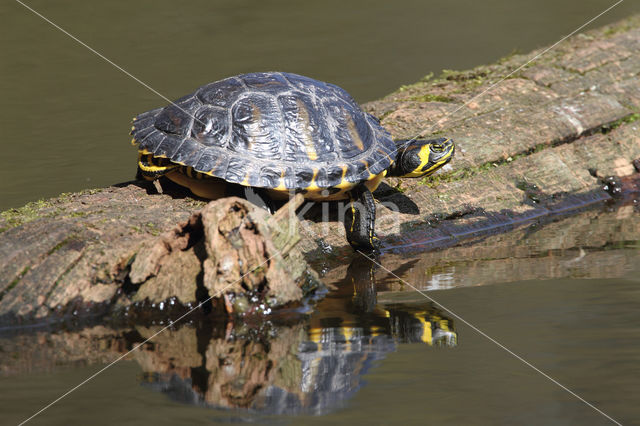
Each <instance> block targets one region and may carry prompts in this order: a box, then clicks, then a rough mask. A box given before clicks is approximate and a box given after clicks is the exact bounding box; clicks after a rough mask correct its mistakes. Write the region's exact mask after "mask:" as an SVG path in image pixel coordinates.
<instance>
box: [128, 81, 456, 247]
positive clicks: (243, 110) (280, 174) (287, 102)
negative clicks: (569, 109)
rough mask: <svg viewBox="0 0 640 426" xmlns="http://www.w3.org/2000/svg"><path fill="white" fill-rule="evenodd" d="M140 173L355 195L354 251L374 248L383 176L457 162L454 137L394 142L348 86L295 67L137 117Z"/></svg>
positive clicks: (202, 91) (318, 196) (271, 192)
mask: <svg viewBox="0 0 640 426" xmlns="http://www.w3.org/2000/svg"><path fill="white" fill-rule="evenodd" d="M131 135H132V136H133V139H132V144H133V145H134V146H137V149H138V175H137V176H138V178H142V179H146V180H155V179H158V178H159V177H160V176H165V177H167V178H168V179H170V180H172V181H174V182H175V183H177V184H179V185H182V186H185V187H187V188H189V189H190V190H191V192H193V193H194V194H195V195H196V196H199V197H203V198H207V199H216V198H220V197H222V196H225V195H229V194H230V192H229V188H236V189H237V188H246V189H254V190H255V191H256V193H258V194H259V195H260V197H261V198H263V199H266V200H282V199H287V198H289V197H290V196H291V194H292V193H302V194H303V195H304V197H305V199H309V200H313V201H332V200H348V202H349V203H350V207H347V208H346V209H345V214H344V226H345V231H346V237H347V240H348V242H349V243H350V244H351V245H352V246H353V247H354V248H356V249H366V250H375V249H376V248H377V247H378V244H379V242H378V240H377V238H376V237H375V230H374V228H375V213H376V207H375V200H374V198H373V195H372V191H374V190H375V189H376V188H377V187H378V185H379V184H380V182H381V180H382V179H383V178H384V177H385V176H397V177H413V178H417V177H423V176H429V175H431V174H432V173H434V172H435V171H436V170H438V169H439V168H440V167H442V166H443V165H445V164H446V163H447V162H449V161H450V160H451V158H452V157H453V154H454V151H455V145H454V142H453V141H452V140H451V139H448V138H437V139H430V140H422V139H420V140H415V139H410V140H398V141H394V140H393V139H392V137H391V135H390V133H389V132H388V131H387V130H386V129H385V128H384V127H382V125H381V124H380V121H379V120H378V119H377V118H376V117H374V116H373V115H371V114H368V113H366V112H364V111H363V110H362V109H361V108H360V106H359V105H358V104H357V103H356V102H355V100H354V99H353V98H352V97H351V96H350V95H349V94H348V93H347V92H346V91H345V90H344V89H342V88H340V87H338V86H336V85H334V84H331V83H325V82H322V81H318V80H315V79H312V78H310V77H305V76H301V75H297V74H292V73H286V72H256V73H249V74H241V75H237V76H233V77H229V78H226V79H223V80H219V81H216V82H213V83H209V84H206V85H204V86H202V87H200V88H198V89H197V90H196V91H195V92H194V93H192V94H189V95H187V96H184V97H182V98H180V99H178V100H176V101H175V102H172V103H170V104H169V105H167V106H165V107H161V108H157V109H154V110H151V111H148V112H144V113H142V114H140V115H138V116H136V117H135V118H134V119H133V127H132V129H131Z"/></svg>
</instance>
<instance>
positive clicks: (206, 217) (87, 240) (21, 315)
mask: <svg viewBox="0 0 640 426" xmlns="http://www.w3.org/2000/svg"><path fill="white" fill-rule="evenodd" d="M97 197H104V200H103V202H104V203H105V204H106V203H110V204H111V207H107V206H105V204H102V203H101V204H97V203H96V201H97ZM138 197H142V198H144V197H147V194H146V193H145V191H144V190H143V189H142V188H140V187H138V186H135V185H128V186H126V187H123V188H110V189H107V190H105V191H103V192H100V193H99V194H77V195H72V196H69V198H70V199H71V200H73V201H74V202H75V203H74V204H77V205H80V206H84V209H83V210H77V211H76V212H80V213H82V214H76V215H70V214H68V212H66V211H64V210H62V209H61V208H58V207H57V206H58V205H59V204H57V203H56V202H51V203H49V205H48V206H47V207H46V208H45V209H41V210H39V213H40V214H41V215H42V216H43V217H42V218H39V219H34V220H31V221H29V222H26V223H23V224H21V225H20V226H16V227H14V228H12V229H9V230H7V231H5V232H4V233H3V234H1V237H2V239H3V240H4V241H5V242H6V243H7V244H3V246H2V248H0V250H2V253H0V277H1V278H0V279H1V280H4V281H3V282H2V283H1V285H2V288H3V289H4V290H3V292H2V294H1V295H0V317H3V318H4V319H5V320H7V321H11V320H26V319H38V318H44V317H48V316H51V315H55V314H58V315H65V314H69V313H73V314H79V313H82V312H85V313H87V314H96V313H99V312H109V311H110V312H114V311H115V312H117V311H119V310H126V311H127V315H129V316H135V315H136V312H138V311H140V310H142V309H137V308H145V309H144V310H145V311H146V308H156V307H158V308H159V309H162V308H163V307H165V306H167V307H169V306H171V307H172V308H173V309H174V310H180V309H181V310H182V311H184V309H187V308H190V307H192V306H194V305H197V304H198V303H201V302H204V301H207V302H208V301H209V300H208V299H210V298H211V299H212V300H211V303H207V305H206V308H207V310H210V309H211V308H214V309H216V310H217V311H219V312H221V313H223V314H224V313H225V310H226V312H227V313H229V312H231V311H233V312H234V313H245V312H246V311H248V310H255V309H257V308H259V309H260V310H262V311H264V310H268V309H270V308H272V307H277V306H282V305H286V304H289V303H293V302H296V301H300V300H301V299H302V297H303V296H305V295H307V294H309V293H311V292H313V291H314V290H315V289H316V288H317V287H318V286H319V281H318V278H317V276H316V274H315V273H314V272H313V271H311V270H308V269H307V266H306V262H305V261H304V258H303V256H302V254H301V253H300V252H299V251H298V250H297V248H296V247H295V245H296V243H297V241H298V240H299V238H300V236H299V234H298V233H297V229H298V227H297V224H296V223H295V221H296V218H295V216H293V215H292V216H290V215H288V214H285V213H287V212H288V211H289V209H293V210H295V207H297V206H299V205H300V203H302V196H298V197H296V198H294V199H293V200H292V201H291V202H290V204H287V205H285V207H283V209H284V210H282V211H280V212H278V213H277V214H276V215H274V216H273V217H272V216H270V215H268V214H267V213H266V212H264V211H263V210H261V209H259V208H257V207H255V206H254V205H252V204H250V203H248V202H247V201H245V200H242V199H239V198H225V199H221V200H217V201H215V202H211V203H209V204H208V205H206V206H205V208H204V209H202V210H199V211H196V212H195V213H193V214H191V215H189V213H188V210H187V209H188V206H192V205H193V203H192V202H190V201H185V200H177V199H172V198H170V197H168V196H160V195H158V197H160V198H161V200H162V201H165V203H156V205H157V207H156V208H149V209H146V208H143V209H137V208H136V207H137V206H136V202H135V201H136V200H138V199H139V198H138ZM85 200H86V201H85ZM127 204H128V207H127V206H126V205H127ZM126 208H128V209H131V210H133V211H135V212H136V213H137V215H138V216H137V218H136V222H134V223H136V224H137V225H133V224H132V223H131V221H129V220H123V221H122V222H121V221H119V220H116V219H115V218H109V213H104V210H106V211H109V212H111V213H113V211H119V210H120V209H122V210H120V211H123V212H124V209H126ZM167 217H168V218H170V219H171V220H175V219H176V217H179V218H180V219H181V223H179V224H178V225H177V226H176V225H175V222H174V223H173V224H172V223H166V221H167ZM161 221H164V222H161ZM50 227H53V228H52V229H48V228H50ZM162 228H164V229H170V231H167V232H165V233H162V234H158V230H159V229H162ZM275 235H277V238H275V237H274V236H275ZM225 295H226V298H225V299H227V302H228V303H226V304H225V302H224V301H222V300H221V296H225ZM80 311H81V312H80Z"/></svg>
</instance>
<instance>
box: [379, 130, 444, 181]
mask: <svg viewBox="0 0 640 426" xmlns="http://www.w3.org/2000/svg"><path fill="white" fill-rule="evenodd" d="M396 144H397V145H398V154H397V157H396V161H395V162H394V163H393V166H391V169H390V170H389V173H388V174H387V176H399V177H423V176H429V175H431V174H433V172H435V171H436V170H438V169H439V168H440V167H442V166H444V165H445V164H447V163H448V162H449V160H451V157H453V153H454V151H455V145H454V143H453V141H452V140H451V139H447V138H438V139H430V140H414V141H398V142H396Z"/></svg>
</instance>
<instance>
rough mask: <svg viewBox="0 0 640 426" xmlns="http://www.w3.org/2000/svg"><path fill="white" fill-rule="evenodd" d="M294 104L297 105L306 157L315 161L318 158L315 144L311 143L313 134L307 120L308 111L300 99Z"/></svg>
mask: <svg viewBox="0 0 640 426" xmlns="http://www.w3.org/2000/svg"><path fill="white" fill-rule="evenodd" d="M296 105H297V106H298V114H299V116H300V124H302V126H303V128H302V132H303V135H302V136H303V137H302V138H303V139H304V146H305V149H306V154H307V157H309V160H311V161H315V160H317V159H318V153H317V152H316V146H315V144H314V143H313V135H312V134H311V129H310V126H311V125H310V122H309V111H307V107H306V106H305V104H304V102H302V101H301V100H300V99H296Z"/></svg>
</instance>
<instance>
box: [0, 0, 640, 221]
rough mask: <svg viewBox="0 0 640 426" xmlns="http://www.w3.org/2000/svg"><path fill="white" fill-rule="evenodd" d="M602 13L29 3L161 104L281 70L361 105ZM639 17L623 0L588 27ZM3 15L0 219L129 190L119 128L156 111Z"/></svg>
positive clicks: (521, 8)
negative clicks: (94, 193)
mask: <svg viewBox="0 0 640 426" xmlns="http://www.w3.org/2000/svg"><path fill="white" fill-rule="evenodd" d="M612 3H613V2H612V1H610V0H588V1H577V0H572V1H560V2H559V1H553V0H543V1H537V2H531V1H524V0H520V1H517V2H514V1H505V0H500V1H491V2H477V1H472V0H458V1H455V2H442V1H423V0H402V1H395V2H388V1H380V0H368V1H364V0H357V1H356V0H354V1H349V2H345V1H334V0H328V1H323V2H294V1H279V2H260V1H250V0H242V1H236V0H234V1H230V0H225V1H216V2H209V1H204V0H198V1H191V2H188V3H187V4H180V5H177V4H176V3H175V2H171V1H166V0H160V1H153V2H152V1H149V0H146V1H140V2H134V3H132V2H125V1H111V2H103V3H101V4H99V5H97V4H94V3H92V2H82V1H77V0H69V1H65V2H64V3H56V2H44V1H39V0H32V1H29V2H27V4H28V5H30V6H31V7H33V8H35V9H36V10H37V11H38V12H40V13H41V14H43V15H44V16H46V17H47V18H49V19H50V20H51V21H53V22H55V23H56V24H57V25H59V26H61V27H62V28H64V29H66V30H67V31H69V32H70V33H71V34H73V35H75V36H76V37H78V38H79V39H80V40H82V41H83V42H85V43H87V44H88V45H89V46H91V47H93V48H94V49H96V50H97V51H98V52H100V53H101V54H103V55H105V56H106V57H108V58H109V59H111V60H112V61H114V62H115V63H116V64H118V65H119V66H121V67H123V68H124V69H125V70H127V71H128V72H130V73H131V74H133V75H135V76H136V77H138V78H139V79H141V80H142V81H144V82H145V83H147V84H148V85H150V86H151V87H153V88H154V89H155V90H157V91H158V92H160V93H161V94H163V95H164V96H166V97H167V98H169V99H175V98H178V97H180V96H182V95H185V94H187V93H189V92H191V91H193V90H194V89H195V88H197V87H198V86H200V85H202V84H205V83H207V82H210V81H214V80H218V79H221V78H224V77H227V76H229V75H234V74H239V73H244V72H251V71H262V70H282V71H289V72H295V73H300V74H304V75H309V76H312V77H315V78H318V79H321V80H326V81H330V82H333V83H336V84H338V85H340V86H342V87H344V88H345V89H346V90H347V91H349V92H350V93H352V94H353V95H354V96H355V98H356V99H357V100H358V101H360V102H366V101H370V100H373V99H376V98H379V97H381V96H383V95H385V94H387V93H389V92H391V91H392V90H394V89H396V88H398V87H399V86H400V85H402V84H408V83H412V82H415V81H417V80H419V79H420V78H421V77H422V76H424V75H425V74H428V73H429V72H434V73H436V74H437V73H439V72H440V71H441V70H442V69H444V68H447V69H465V68H470V67H473V66H476V65H479V64H484V63H490V62H492V61H494V60H496V59H498V58H500V57H503V56H505V55H508V54H510V53H511V52H513V51H514V50H515V49H518V50H520V51H522V52H528V51H530V50H531V49H533V48H536V47H540V46H544V45H548V44H551V43H553V42H555V41H557V40H558V39H560V38H561V37H562V36H564V35H566V34H568V33H570V32H571V31H573V30H574V29H576V28H577V27H579V26H580V25H582V24H583V23H585V22H586V21H587V20H589V19H591V18H592V17H594V16H596V15H597V14H598V13H600V12H601V11H603V10H604V9H606V8H607V7H608V6H610V5H611V4H612ZM639 11H640V7H639V6H638V4H637V3H634V2H631V1H626V2H623V3H622V4H620V5H619V6H617V7H616V8H614V9H613V10H612V11H611V12H609V13H607V14H606V15H605V16H603V17H601V18H599V19H598V20H597V21H596V23H594V24H593V25H604V24H605V23H608V22H613V21H615V20H617V19H620V18H623V17H625V16H627V15H629V14H630V13H632V12H636V13H637V12H639ZM0 15H1V16H2V17H3V22H4V24H3V25H2V28H1V29H0V48H1V50H2V52H3V60H2V62H1V63H0V73H1V74H0V75H1V76H2V78H1V79H0V93H2V95H3V96H2V103H1V104H0V128H1V129H2V138H1V139H0V148H1V151H2V156H1V158H2V160H1V161H2V163H1V164H2V167H0V195H1V196H0V210H4V209H6V208H9V207H17V206H20V205H22V204H24V203H25V202H27V201H31V200H37V199H40V198H43V197H51V196H55V195H58V194H59V193H61V192H70V191H77V190H80V189H83V188H89V187H91V188H93V187H102V186H106V185H110V184H113V183H117V182H122V181H126V180H129V179H132V178H133V175H134V173H135V152H134V150H133V148H132V147H131V146H130V145H129V139H130V138H129V136H128V132H129V128H130V124H129V123H130V120H131V118H132V117H133V116H135V115H136V114H138V113H140V112H143V111H146V110H149V109H151V108H155V107H158V106H162V105H164V104H166V103H167V101H166V100H164V99H162V98H161V97H159V96H158V95H156V94H154V93H152V92H151V91H149V90H148V89H146V88H145V87H143V86H141V85H140V84H139V83H137V82H135V81H134V80H132V79H131V78H130V77H128V76H126V75H125V74H123V73H122V72H121V71H119V70H117V69H116V68H114V67H113V66H111V65H109V64H108V63H106V62H105V61H104V60H102V59H100V58H99V57H97V56H96V55H95V54H93V53H91V52H90V51H89V50H87V49H86V48H85V47H82V46H81V45H79V44H78V43H77V42H75V41H73V40H72V39H70V38H69V37H67V36H66V35H64V34H63V33H61V32H60V31H58V30H56V29H55V28H53V27H52V26H51V25H50V24H48V23H47V22H45V21H43V20H42V19H41V18H39V17H37V16H36V15H34V14H33V13H32V12H30V11H28V10H27V9H25V8H24V7H23V6H21V5H20V4H19V3H17V2H4V3H3V4H2V5H0Z"/></svg>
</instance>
